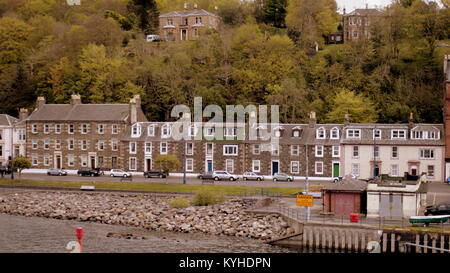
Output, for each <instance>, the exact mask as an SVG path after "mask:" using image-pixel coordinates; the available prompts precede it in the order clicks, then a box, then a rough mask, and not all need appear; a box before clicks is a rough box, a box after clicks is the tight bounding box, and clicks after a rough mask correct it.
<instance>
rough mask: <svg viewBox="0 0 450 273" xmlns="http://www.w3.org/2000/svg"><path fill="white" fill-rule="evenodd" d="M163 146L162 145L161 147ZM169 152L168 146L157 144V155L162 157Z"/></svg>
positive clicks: (165, 143) (166, 144)
mask: <svg viewBox="0 0 450 273" xmlns="http://www.w3.org/2000/svg"><path fill="white" fill-rule="evenodd" d="M163 144H164V145H163ZM163 150H164V151H163ZM168 151H169V144H168V143H167V142H161V143H159V153H160V154H162V155H166V154H167V152H168Z"/></svg>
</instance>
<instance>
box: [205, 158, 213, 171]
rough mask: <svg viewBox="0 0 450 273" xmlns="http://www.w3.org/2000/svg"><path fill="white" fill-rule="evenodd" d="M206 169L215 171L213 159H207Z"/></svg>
mask: <svg viewBox="0 0 450 273" xmlns="http://www.w3.org/2000/svg"><path fill="white" fill-rule="evenodd" d="M206 171H207V172H212V171H213V164H212V160H211V159H208V160H206Z"/></svg>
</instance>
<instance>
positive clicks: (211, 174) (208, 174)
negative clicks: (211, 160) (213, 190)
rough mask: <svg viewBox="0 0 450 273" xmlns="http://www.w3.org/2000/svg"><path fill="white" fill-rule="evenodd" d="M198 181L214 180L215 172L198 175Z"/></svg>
mask: <svg viewBox="0 0 450 273" xmlns="http://www.w3.org/2000/svg"><path fill="white" fill-rule="evenodd" d="M197 178H198V179H203V180H205V179H214V177H213V172H206V173H201V174H199V175H197Z"/></svg>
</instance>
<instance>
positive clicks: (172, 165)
mask: <svg viewBox="0 0 450 273" xmlns="http://www.w3.org/2000/svg"><path fill="white" fill-rule="evenodd" d="M154 163H155V167H156V168H158V169H161V170H162V171H164V172H165V173H166V174H167V175H168V174H169V172H170V171H174V170H178V169H180V168H181V162H180V160H178V158H177V157H176V156H174V155H159V156H158V157H157V158H156V159H155V162H154Z"/></svg>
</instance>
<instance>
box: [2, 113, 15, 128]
mask: <svg viewBox="0 0 450 273" xmlns="http://www.w3.org/2000/svg"><path fill="white" fill-rule="evenodd" d="M18 121H19V120H18V119H17V118H15V117H12V116H10V115H7V114H0V126H12V125H13V124H14V123H16V122H18Z"/></svg>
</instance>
